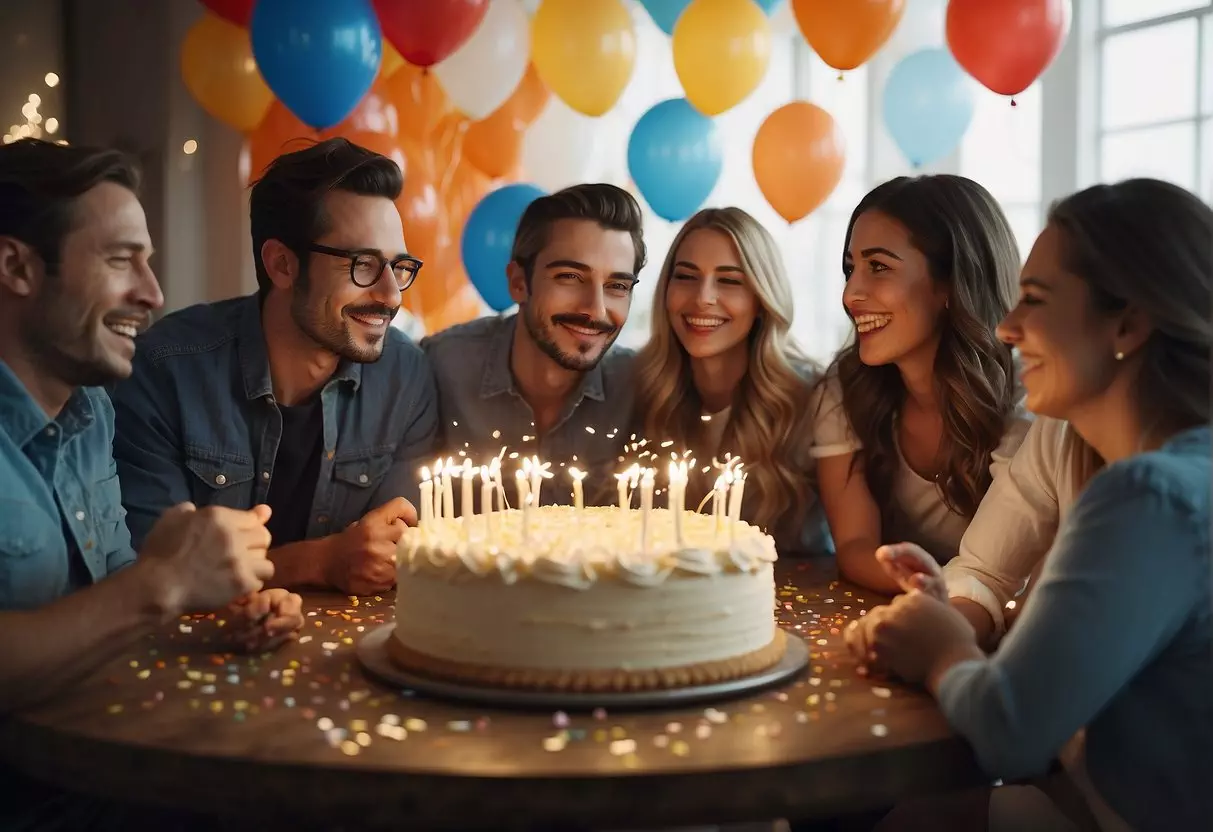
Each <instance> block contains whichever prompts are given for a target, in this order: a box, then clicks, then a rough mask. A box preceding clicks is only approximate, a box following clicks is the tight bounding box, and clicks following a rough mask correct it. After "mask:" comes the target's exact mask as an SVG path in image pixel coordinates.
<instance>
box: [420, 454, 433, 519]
mask: <svg viewBox="0 0 1213 832" xmlns="http://www.w3.org/2000/svg"><path fill="white" fill-rule="evenodd" d="M433 519H434V481H433V480H432V479H430V469H429V468H428V467H426V466H424V465H423V466H421V517H419V518H418V525H420V526H425V524H427V523H429V522H430V521H432V520H433Z"/></svg>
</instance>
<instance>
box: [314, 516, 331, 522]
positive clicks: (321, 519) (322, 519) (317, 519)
mask: <svg viewBox="0 0 1213 832" xmlns="http://www.w3.org/2000/svg"><path fill="white" fill-rule="evenodd" d="M316 521H317V522H319V523H327V522H328V521H329V516H328V515H327V514H321V515H320V516H318V517H317V518H316Z"/></svg>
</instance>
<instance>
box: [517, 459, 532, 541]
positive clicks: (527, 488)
mask: <svg viewBox="0 0 1213 832" xmlns="http://www.w3.org/2000/svg"><path fill="white" fill-rule="evenodd" d="M514 484H515V485H516V486H517V487H518V507H519V508H520V509H522V540H523V542H525V541H526V539H527V533H528V532H529V530H530V529H529V526H530V519H531V483H530V481H529V480H528V477H527V472H526V471H525V470H523V469H522V468H519V469H518V470H517V471H515V472H514Z"/></svg>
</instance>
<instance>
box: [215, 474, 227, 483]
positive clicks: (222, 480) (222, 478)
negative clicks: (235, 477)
mask: <svg viewBox="0 0 1213 832" xmlns="http://www.w3.org/2000/svg"><path fill="white" fill-rule="evenodd" d="M225 482H227V477H225V476H223V474H216V475H215V485H223V484H224V483H225Z"/></svg>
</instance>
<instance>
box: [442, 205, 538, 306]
mask: <svg viewBox="0 0 1213 832" xmlns="http://www.w3.org/2000/svg"><path fill="white" fill-rule="evenodd" d="M543 195H544V194H543V191H541V190H539V189H538V188H536V187H535V186H534V185H506V186H505V187H504V188H498V189H497V190H495V191H493V192H492V193H489V194H488V195H486V196H485V197H484V199H482V200H480V202H478V203H476V207H475V208H473V209H472V213H471V214H469V215H468V218H467V222H466V223H464V225H463V238H462V239H461V240H460V242H459V251H460V254H462V256H463V268H464V270H465V271H466V272H467V275H468V279H469V280H471V281H472V285H473V286H475V287H476V291H477V292H479V293H480V297H482V298H484V302H485V303H487V304H488V305H489V306H491V307H492V308H493V309H495V310H496V311H498V312H502V311H504V310H506V309H509V308H510V307H511V306H513V305H514V299H513V298H511V297H510V287H509V282H508V280H507V279H506V276H505V267H506V266H508V265H509V263H510V249H512V248H513V246H514V232H516V231H517V230H518V221H519V220H521V219H522V212H523V211H525V210H526V207H527V206H528V205H530V204H531V203H532V202H534V201H535V200H536V199H537V198H538V197H541V196H543Z"/></svg>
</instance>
